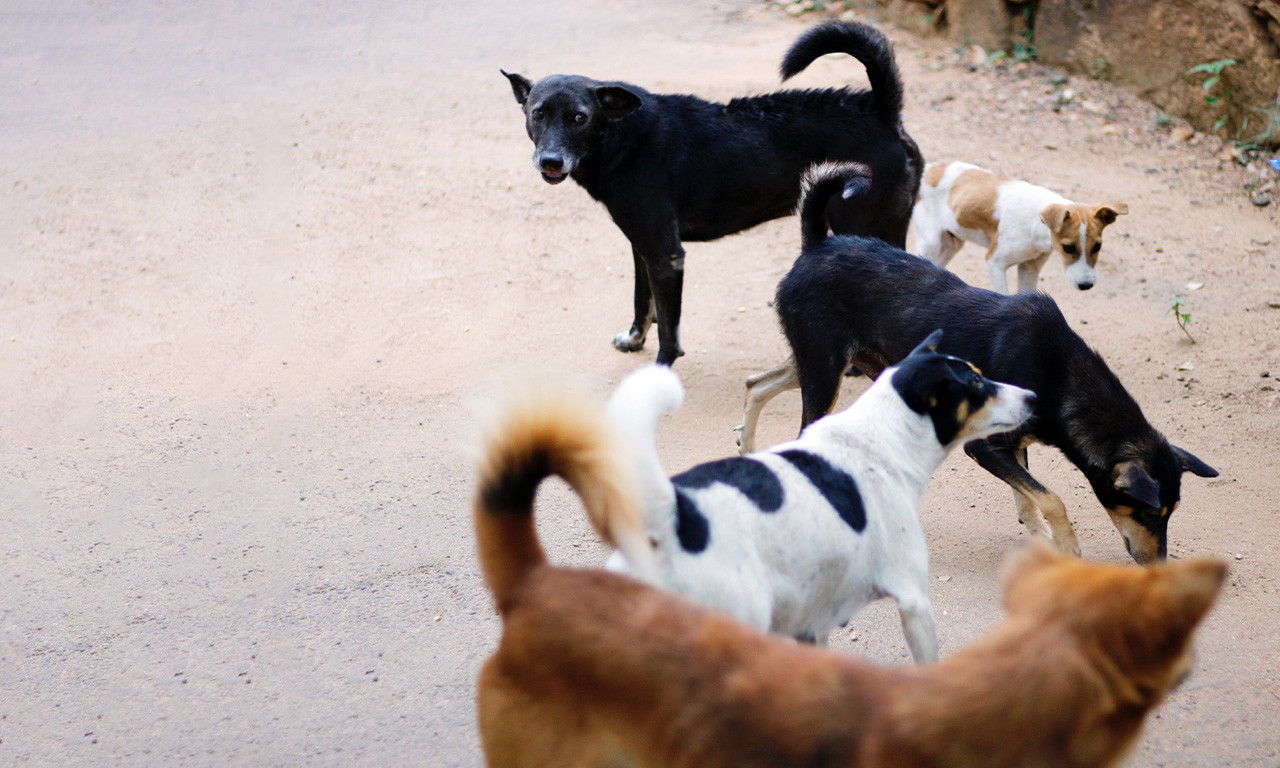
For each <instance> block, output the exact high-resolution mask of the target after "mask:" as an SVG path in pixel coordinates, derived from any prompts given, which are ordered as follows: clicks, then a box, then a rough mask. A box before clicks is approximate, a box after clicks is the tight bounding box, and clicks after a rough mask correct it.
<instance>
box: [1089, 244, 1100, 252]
mask: <svg viewBox="0 0 1280 768" xmlns="http://www.w3.org/2000/svg"><path fill="white" fill-rule="evenodd" d="M1100 250H1102V243H1094V244H1093V247H1092V248H1090V249H1089V253H1097V252H1098V251H1100Z"/></svg>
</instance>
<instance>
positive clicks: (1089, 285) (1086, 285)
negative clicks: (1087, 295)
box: [1076, 283, 1093, 291]
mask: <svg viewBox="0 0 1280 768" xmlns="http://www.w3.org/2000/svg"><path fill="white" fill-rule="evenodd" d="M1076 287H1077V288H1079V289H1080V290H1082V291H1087V290H1089V289H1090V288H1092V287H1093V283H1081V284H1079V285H1077V286H1076Z"/></svg>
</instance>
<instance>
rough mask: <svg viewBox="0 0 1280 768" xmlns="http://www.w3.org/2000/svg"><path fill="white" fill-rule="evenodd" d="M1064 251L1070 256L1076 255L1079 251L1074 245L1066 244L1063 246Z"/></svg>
mask: <svg viewBox="0 0 1280 768" xmlns="http://www.w3.org/2000/svg"><path fill="white" fill-rule="evenodd" d="M1062 252H1063V253H1065V254H1067V255H1068V256H1075V255H1076V253H1077V249H1076V247H1075V246H1074V245H1064V246H1062Z"/></svg>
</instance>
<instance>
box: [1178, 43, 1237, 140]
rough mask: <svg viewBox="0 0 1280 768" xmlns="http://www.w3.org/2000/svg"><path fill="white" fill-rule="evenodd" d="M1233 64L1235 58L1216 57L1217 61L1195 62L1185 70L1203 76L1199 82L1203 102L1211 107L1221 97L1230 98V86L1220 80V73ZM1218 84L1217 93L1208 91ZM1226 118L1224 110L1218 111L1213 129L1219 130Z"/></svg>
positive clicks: (1234, 63)
mask: <svg viewBox="0 0 1280 768" xmlns="http://www.w3.org/2000/svg"><path fill="white" fill-rule="evenodd" d="M1235 65H1236V60H1235V59H1218V60H1217V61H1208V62H1205V63H1204V64H1197V65H1195V66H1194V67H1192V68H1191V69H1188V70H1187V74H1188V75H1204V76H1205V78H1204V82H1202V83H1200V88H1201V90H1203V91H1204V103H1205V104H1208V105H1209V106H1210V107H1211V108H1216V107H1217V106H1218V104H1219V103H1220V102H1221V101H1222V100H1223V99H1229V98H1231V94H1232V90H1231V87H1230V86H1228V85H1227V84H1225V83H1223V82H1222V73H1223V71H1224V70H1226V68H1227V67H1234V66H1235ZM1219 85H1221V86H1222V87H1221V88H1219V89H1218V92H1217V93H1209V91H1212V90H1214V88H1217V87H1218V86H1219ZM1227 120H1228V118H1227V114H1226V112H1222V113H1220V114H1219V115H1218V117H1217V119H1216V120H1214V121H1213V130H1214V131H1218V130H1221V129H1222V127H1223V126H1224V125H1226V124H1227Z"/></svg>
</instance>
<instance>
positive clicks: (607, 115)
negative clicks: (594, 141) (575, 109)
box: [596, 85, 644, 123]
mask: <svg viewBox="0 0 1280 768" xmlns="http://www.w3.org/2000/svg"><path fill="white" fill-rule="evenodd" d="M596 99H598V100H599V101H600V114H601V115H603V116H604V119H605V120H608V121H609V122H611V123H612V122H613V121H615V120H621V119H622V118H624V117H626V116H627V115H629V114H631V113H632V112H635V111H636V110H637V109H639V108H640V105H641V104H643V103H644V101H642V100H641V99H640V97H639V96H637V95H636V94H635V93H633V92H631V91H629V90H627V89H626V88H623V87H622V86H620V85H602V86H600V87H598V88H596Z"/></svg>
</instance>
